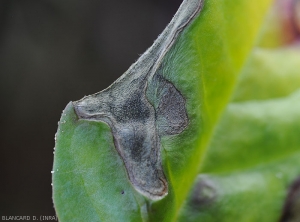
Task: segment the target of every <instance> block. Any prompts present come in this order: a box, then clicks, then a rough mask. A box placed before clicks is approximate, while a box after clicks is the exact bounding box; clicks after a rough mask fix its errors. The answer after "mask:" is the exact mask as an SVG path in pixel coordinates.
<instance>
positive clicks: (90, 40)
mask: <svg viewBox="0 0 300 222" xmlns="http://www.w3.org/2000/svg"><path fill="white" fill-rule="evenodd" d="M180 3H181V0H163V1H162V0H97V1H96V0H85V1H82V0H81V1H79V0H72V1H71V0H43V1H38V0H27V1H23V0H2V1H0V17H1V18H0V73H1V74H0V96H1V109H0V112H1V118H0V124H1V133H0V147H1V149H0V152H1V154H0V155H1V161H0V164H1V165H0V169H1V170H0V174H1V175H0V178H1V182H0V197H1V198H0V216H12V215H16V216H20V215H21V216H22V215H25V216H39V215H54V214H55V212H54V209H53V203H52V188H51V185H50V184H51V173H50V171H51V169H52V162H53V147H54V134H55V132H56V130H57V122H58V120H59V118H60V115H61V112H62V110H63V108H64V107H65V106H66V104H67V103H68V102H69V101H74V100H78V99H80V98H81V97H83V96H84V95H88V94H92V93H95V92H98V91H100V90H102V89H104V88H106V87H107V86H108V85H110V83H112V82H113V81H114V80H115V79H116V78H118V77H119V76H120V75H121V74H122V73H123V72H124V71H126V70H127V68H128V67H129V66H130V65H131V63H133V62H134V61H135V60H136V59H137V58H138V56H139V55H140V54H142V53H143V52H144V51H145V50H146V49H147V48H148V47H149V46H150V45H151V44H152V42H153V41H154V40H155V39H156V37H157V36H158V34H160V33H161V31H162V30H163V29H164V27H165V26H166V24H167V23H168V22H169V21H170V20H171V18H172V16H173V14H174V13H175V12H176V10H177V8H178V7H179V5H180Z"/></svg>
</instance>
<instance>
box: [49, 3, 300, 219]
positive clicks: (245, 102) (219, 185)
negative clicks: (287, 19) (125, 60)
mask: <svg viewBox="0 0 300 222" xmlns="http://www.w3.org/2000/svg"><path fill="white" fill-rule="evenodd" d="M195 2H198V1H196V0H194V1H193V0H188V1H185V3H189V4H190V5H192V4H195ZM276 4H277V3H276ZM276 4H275V6H274V4H273V3H272V2H271V1H270V0H263V1H262V0H260V1H258V0H255V1H246V0H240V1H235V2H230V1H229V2H228V1H216V0H206V1H205V2H204V5H203V8H202V10H201V11H200V13H199V14H197V16H196V17H195V18H193V19H192V20H190V21H188V25H186V26H183V27H184V28H183V30H182V31H181V29H180V32H179V33H178V34H179V35H178V38H175V37H177V34H176V32H175V35H174V36H175V37H174V38H175V42H174V44H172V45H169V46H170V48H168V45H167V46H166V47H165V46H164V45H163V44H158V45H155V44H154V46H153V47H152V48H151V49H150V50H148V51H147V53H148V54H147V53H146V54H144V56H142V57H141V59H140V60H138V61H137V62H136V63H135V64H134V65H133V66H132V67H131V68H130V69H129V71H128V72H126V73H125V74H124V76H123V77H121V78H120V79H119V80H118V81H117V82H116V83H114V84H113V85H112V86H111V87H110V88H108V89H107V90H105V91H103V92H100V93H98V94H95V95H92V96H89V97H86V98H83V99H82V100H80V101H77V102H75V103H69V104H68V106H67V107H66V109H65V110H64V112H63V114H62V117H61V120H60V124H59V128H58V132H57V135H56V137H57V140H56V150H55V156H54V165H53V171H54V173H53V200H54V204H55V209H56V212H57V215H58V217H59V219H60V221H277V220H279V218H280V216H281V210H282V208H283V205H284V201H285V198H286V195H287V193H288V187H289V186H290V184H292V182H293V181H294V180H295V179H296V178H297V176H298V175H299V174H300V167H299V165H300V162H299V161H298V160H299V157H300V152H299V147H300V136H299V135H300V118H299V117H300V103H299V101H300V77H299V76H300V75H299V71H298V70H300V51H299V48H296V47H294V45H295V43H294V42H293V41H290V42H286V41H284V40H283V39H285V38H284V36H285V34H282V33H283V32H282V31H281V28H282V27H281V26H280V25H278V21H279V20H280V14H278V13H274V12H276V10H277V9H276V7H278V5H276ZM184 7H186V5H185V6H184ZM184 7H182V8H183V9H184ZM181 12H184V10H183V11H181ZM190 12H191V11H186V12H184V13H185V14H184V15H187V14H188V13H190ZM276 15H277V17H276ZM176 18H178V17H175V19H176ZM184 21H186V20H184ZM171 24H172V23H171ZM274 24H276V25H274ZM284 24H286V23H284ZM167 30H168V29H167ZM169 30H171V31H170V32H165V33H164V34H163V35H162V36H161V37H160V39H158V40H157V41H158V42H159V41H161V42H163V43H164V40H165V39H164V38H165V37H166V39H167V37H168V33H172V29H169ZM178 30H179V29H178ZM173 31H174V30H173ZM175 31H176V30H175ZM166 33H167V34H166ZM268 39H271V40H270V41H271V43H269V42H268ZM167 40H168V39H167ZM167 40H165V42H167ZM164 47H165V48H167V49H168V50H167V51H166V53H164V51H163V49H165V48H164ZM155 53H157V54H155ZM151 54H153V55H157V56H154V57H151ZM149 55H150V57H149ZM147 56H148V57H147ZM159 58H162V59H161V62H157V61H159ZM151 64H154V65H153V66H152V65H151ZM153 67H155V69H154V68H153ZM136 70H143V72H141V73H139V72H137V71H136ZM136 73H137V74H136ZM144 73H152V74H151V75H150V74H147V75H146V76H145V77H143V78H144V79H145V78H147V82H146V86H147V88H146V90H145V91H142V90H141V88H142V84H145V82H141V83H140V82H139V81H140V80H139V79H140V78H141V77H140V76H143V75H144ZM149 76H150V77H149ZM128 79H129V80H130V81H129V80H128ZM132 79H133V80H132ZM139 86H141V87H139ZM122 87H123V88H126V90H127V89H130V90H132V91H130V90H128V91H126V92H128V93H127V94H126V93H123V94H121V93H116V94H117V95H118V96H120V97H126V96H127V95H129V96H134V95H135V94H138V95H139V96H138V97H139V98H141V97H143V96H146V98H147V100H148V102H149V103H150V104H151V105H152V107H153V108H152V109H153V110H154V112H155V113H156V114H155V115H156V118H155V121H156V122H155V126H156V131H155V130H154V131H151V129H152V128H151V127H150V125H149V127H146V128H149V129H147V130H146V131H145V132H146V133H149V132H155V133H156V134H155V135H158V136H157V138H159V140H158V142H159V146H158V147H160V150H159V149H158V151H157V150H156V152H158V153H161V154H160V155H159V154H157V155H158V157H157V159H155V160H157V161H156V162H155V165H153V168H149V169H148V168H147V166H146V165H143V163H145V161H147V160H145V159H143V161H142V163H140V162H138V163H137V164H135V165H134V166H135V167H133V168H130V167H131V165H130V164H131V163H133V162H132V161H133V160H132V159H130V154H127V153H126V152H127V151H126V149H123V148H124V147H122V139H123V140H124V138H122V135H125V134H120V133H119V132H123V131H122V130H123V129H124V124H123V122H125V123H126V124H127V125H126V124H125V125H126V127H129V128H128V129H130V127H131V126H136V125H130V124H136V122H138V119H137V117H140V116H139V113H134V114H132V109H130V107H129V108H128V107H127V106H121V105H120V106H118V103H120V102H122V101H121V100H118V98H117V97H113V92H115V91H117V92H120V90H123V88H122ZM135 87H137V89H136V91H133V90H134V89H135ZM166 87H167V88H166ZM118 90H119V91H118ZM168 92H172V93H171V95H169V94H168ZM143 93H144V94H143ZM106 94H108V95H110V96H111V97H109V96H108V97H107V98H110V99H106ZM180 95H181V96H182V97H183V98H184V104H183V103H182V101H183V100H182V99H181V97H180ZM168 96H169V97H168ZM99 98H100V100H99ZM103 98H104V99H103ZM112 98H115V99H112ZM112 100H115V102H116V104H114V105H113V106H109V107H113V108H114V109H115V110H116V111H115V112H118V113H119V114H120V115H121V117H122V118H121V119H120V120H113V121H108V120H106V119H105V118H107V117H106V116H105V118H104V117H101V118H103V119H100V120H99V119H98V118H99V115H100V114H99V111H98V110H96V108H95V107H93V105H95V104H96V105H97V109H98V108H99V107H100V108H101V109H100V108H99V110H100V111H101V110H104V111H105V112H108V111H107V110H109V112H111V109H107V108H105V106H104V105H103V104H104V102H107V101H111V103H113V101H112ZM91 101H92V102H91ZM95 101H96V102H95ZM172 101H177V102H176V103H174V102H173V103H172ZM99 104H100V105H99ZM136 104H138V102H135V103H132V105H131V106H135V105H136ZM170 104H171V105H170ZM178 104H179V106H180V107H178ZM182 104H183V105H182ZM74 106H75V109H76V110H74ZM83 106H85V107H87V108H86V109H85V110H83V111H84V112H85V114H84V115H83V114H82V115H80V113H81V111H82V110H80V109H81V107H83ZM120 107H121V108H120ZM124 107H125V108H124ZM137 107H138V106H137ZM182 107H183V108H182ZM185 109H186V113H187V118H188V124H187V126H186V127H185V128H184V130H183V131H182V130H181V129H180V130H179V131H180V132H179V131H178V129H177V128H176V123H178V122H176V121H180V123H184V112H185V111H184V110H185ZM95 110H96V111H97V115H94V116H93V117H90V116H88V115H87V113H88V114H90V113H94V112H96V111H95ZM172 110H176V112H175V111H174V112H175V113H180V116H181V119H179V120H178V119H176V118H175V117H174V116H172V115H174V112H173V113H172ZM104 111H103V112H104ZM165 113H166V114H165ZM101 115H102V111H101ZM149 115H151V112H150V114H149ZM129 117H133V119H134V118H135V121H132V122H134V123H132V122H130V121H131V119H130V120H128V118H129ZM173 117H174V118H173ZM109 118H110V117H109ZM147 118H148V116H147ZM148 119H149V118H148ZM148 119H147V124H150V121H148ZM90 120H92V121H90ZM175 120H176V121H175ZM114 121H115V122H114ZM126 121H127V122H126ZM172 121H175V122H174V123H173V122H172ZM128 124H129V125H128ZM147 126H148V125H147ZM142 127H143V126H140V125H139V128H138V129H144V128H142ZM126 132H127V131H126ZM143 132H144V131H143ZM174 132H175V133H174ZM120 135H121V136H120ZM126 135H127V134H126ZM128 135H131V134H128ZM147 135H148V134H147ZM151 135H152V134H151ZM128 138H129V137H128ZM128 138H127V139H128ZM135 138H136V137H133V140H134V139H135ZM151 138H154V137H151ZM125 139H126V138H125ZM128 140H129V139H128ZM120 141H121V142H120ZM129 142H130V141H129ZM149 143H150V142H149ZM116 144H119V145H118V146H119V147H117V145H116ZM120 144H121V145H120ZM124 144H125V143H124ZM147 144H148V143H147ZM150 144H151V143H150ZM141 147H142V148H144V147H145V145H144V144H143V145H141ZM146 147H147V146H146ZM152 147H153V146H151V148H152ZM125 148H126V147H125ZM124 150H125V151H126V152H125V151H124ZM160 156H161V157H160ZM128 158H129V159H128ZM151 158H152V157H151ZM160 161H161V163H160ZM160 164H161V165H162V170H163V174H159V178H162V177H163V176H165V178H166V181H167V184H168V185H167V187H165V188H167V190H168V191H167V193H163V194H161V196H159V195H160V194H153V195H152V194H149V193H151V192H152V191H153V192H154V191H155V190H157V189H158V188H157V189H156V188H155V189H154V188H153V190H151V189H152V186H156V185H155V184H157V183H156V182H155V179H156V177H151V172H152V171H153V172H158V171H159V172H160V170H161V169H160ZM139 166H145V167H139ZM149 175H150V176H149ZM145 178H153V181H146V182H145V184H142V183H139V182H138V181H140V180H141V181H143V179H145ZM136 181H137V182H136ZM157 186H159V185H157ZM149 187H150V188H149ZM149 189H150V191H149Z"/></svg>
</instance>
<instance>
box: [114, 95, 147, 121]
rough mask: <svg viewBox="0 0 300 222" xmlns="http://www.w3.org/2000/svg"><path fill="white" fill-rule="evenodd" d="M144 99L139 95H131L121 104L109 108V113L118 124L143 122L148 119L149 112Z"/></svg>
mask: <svg viewBox="0 0 300 222" xmlns="http://www.w3.org/2000/svg"><path fill="white" fill-rule="evenodd" d="M146 102H147V101H145V99H142V95H140V94H139V93H133V94H132V95H131V96H130V97H129V98H127V99H126V100H124V102H122V103H121V104H114V105H111V106H110V110H111V113H112V114H113V116H114V117H115V119H116V120H117V121H118V122H120V123H124V122H129V121H136V122H144V121H145V120H146V119H148V118H149V117H150V110H149V107H148V104H147V103H146Z"/></svg>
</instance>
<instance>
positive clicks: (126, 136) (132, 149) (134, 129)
mask: <svg viewBox="0 0 300 222" xmlns="http://www.w3.org/2000/svg"><path fill="white" fill-rule="evenodd" d="M145 136H146V135H145V132H144V130H143V129H140V127H138V126H137V125H134V124H133V125H131V126H130V127H128V128H123V129H121V130H120V140H121V141H120V144H121V146H122V147H123V149H125V150H126V151H127V152H129V154H130V157H131V158H132V160H134V161H135V162H140V161H141V160H142V158H143V156H144V153H145V152H146V151H147V149H146V148H147V147H145Z"/></svg>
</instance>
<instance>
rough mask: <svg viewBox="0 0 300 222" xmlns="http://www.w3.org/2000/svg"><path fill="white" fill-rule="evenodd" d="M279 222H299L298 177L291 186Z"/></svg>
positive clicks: (299, 195)
mask: <svg viewBox="0 0 300 222" xmlns="http://www.w3.org/2000/svg"><path fill="white" fill-rule="evenodd" d="M279 221H280V222H297V221H300V177H298V178H297V179H296V180H295V181H294V182H293V183H292V185H291V187H290V189H289V191H288V195H287V197H286V200H285V204H284V207H283V211H282V215H281V218H280V220H279Z"/></svg>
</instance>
